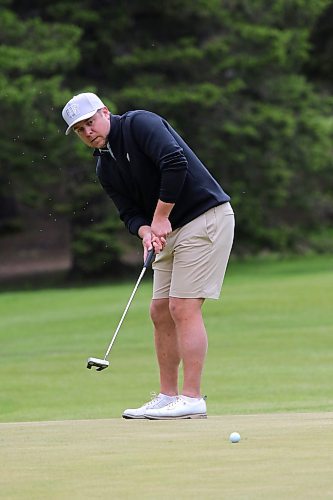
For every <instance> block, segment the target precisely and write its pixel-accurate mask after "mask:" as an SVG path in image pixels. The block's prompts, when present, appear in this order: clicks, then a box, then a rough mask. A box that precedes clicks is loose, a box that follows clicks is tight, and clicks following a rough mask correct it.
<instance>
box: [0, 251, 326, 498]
mask: <svg viewBox="0 0 333 500" xmlns="http://www.w3.org/2000/svg"><path fill="white" fill-rule="evenodd" d="M133 286H134V282H133V283H132V282H131V283H126V284H118V285H113V286H112V285H109V286H106V285H103V286H102V285H101V286H89V287H86V288H72V289H53V290H47V289H46V290H36V291H24V292H23V291H22V292H10V293H9V292H3V293H1V294H0V345H1V363H0V381H1V391H0V420H1V422H3V423H0V462H1V464H2V466H1V475H0V476H1V477H0V498H3V499H6V500H26V499H30V498H31V499H33V500H45V499H49V500H76V499H77V500H85V499H89V498H114V499H116V500H127V499H128V498H137V499H138V500H141V499H142V500H155V499H156V498H158V499H169V498H170V497H173V498H175V499H177V500H178V499H180V500H187V499H199V498H200V499H205V500H210V499H211V500H215V499H227V500H243V499H247V500H261V499H262V500H264V499H265V500H266V499H267V498H269V499H271V500H275V499H276V500H281V499H284V498H292V499H293V500H304V499H313V498H319V499H326V498H327V499H328V498H332V497H333V481H332V474H331V471H332V465H333V463H332V455H333V444H332V443H333V430H332V418H333V413H332V404H333V393H332V380H333V359H332V323H333V321H332V320H333V308H332V296H333V294H332V291H333V290H332V288H333V257H330V256H321V257H308V258H295V259H288V260H280V261H279V260H271V261H267V260H265V261H262V260H253V261H249V262H234V261H233V262H231V265H230V267H229V270H228V273H227V276H226V280H225V285H224V290H223V296H222V299H221V300H219V301H207V302H206V304H205V306H204V313H205V319H206V326H207V330H208V332H209V342H210V346H209V354H208V358H207V364H206V369H205V373H204V380H203V392H204V393H205V394H207V396H208V400H207V403H208V413H209V417H208V419H204V420H198V421H195V420H193V421H190V420H186V421H172V422H170V421H163V422H154V421H147V420H142V421H128V420H126V421H125V420H123V419H121V418H119V417H120V415H121V413H122V411H123V409H124V408H126V407H128V406H134V405H135V404H138V405H139V404H141V403H142V402H143V401H144V400H145V399H146V398H148V397H149V395H150V392H151V391H154V390H155V391H156V390H157V389H158V384H157V381H158V371H157V365H156V361H155V355H154V350H153V341H152V340H153V339H152V325H151V322H150V319H149V316H148V306H149V302H150V295H151V283H150V279H146V280H145V281H144V283H143V284H142V286H140V288H139V290H138V292H137V295H136V297H135V299H134V301H133V304H132V306H131V308H130V310H129V313H128V315H127V317H126V319H125V322H124V324H123V327H122V329H121V331H120V333H119V337H118V339H117V342H116V344H115V345H114V349H113V351H112V354H111V366H110V368H108V369H107V370H104V371H103V372H101V373H96V372H95V371H90V370H87V369H86V367H85V366H86V359H87V357H89V356H102V355H103V354H104V352H105V349H106V347H107V345H108V343H109V341H110V338H111V336H112V334H113V332H114V330H115V328H116V326H117V324H118V321H119V319H120V317H121V314H122V312H123V310H124V307H125V305H126V303H127V300H128V298H129V295H130V293H131V291H132V289H133ZM114 417H116V418H114ZM40 421H42V422H40ZM232 431H238V432H240V434H241V441H240V443H238V444H231V443H230V442H229V441H228V436H229V434H230V433H231V432H232Z"/></svg>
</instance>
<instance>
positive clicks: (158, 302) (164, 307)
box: [150, 299, 170, 325]
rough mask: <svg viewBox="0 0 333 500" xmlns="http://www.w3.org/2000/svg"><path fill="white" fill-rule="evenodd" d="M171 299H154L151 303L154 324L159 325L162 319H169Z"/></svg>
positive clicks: (151, 315)
mask: <svg viewBox="0 0 333 500" xmlns="http://www.w3.org/2000/svg"><path fill="white" fill-rule="evenodd" d="M169 316H170V312H169V299H153V300H152V301H151V304H150V317H151V319H152V321H153V323H154V325H159V324H160V323H161V321H163V320H165V319H169Z"/></svg>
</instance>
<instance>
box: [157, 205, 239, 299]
mask: <svg viewBox="0 0 333 500" xmlns="http://www.w3.org/2000/svg"><path fill="white" fill-rule="evenodd" d="M234 226H235V219H234V213H233V210H232V207H231V205H230V203H224V204H223V205H219V206H217V207H214V208H211V209H210V210H208V211H207V212H205V213H204V214H202V215H200V216H199V217H197V218H196V219H194V220H193V221H191V222H189V223H188V224H186V225H185V226H183V227H181V228H179V229H175V231H172V233H170V234H169V236H168V237H167V243H166V246H165V248H164V249H163V251H162V252H161V253H159V254H157V255H156V258H155V262H154V263H153V270H154V286H153V299H164V298H168V297H178V298H209V299H218V298H219V296H220V293H221V289H222V284H223V279H224V274H225V271H226V268H227V264H228V260H229V255H230V251H231V247H232V243H233V237H234Z"/></svg>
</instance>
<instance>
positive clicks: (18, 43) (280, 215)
mask: <svg viewBox="0 0 333 500" xmlns="http://www.w3.org/2000/svg"><path fill="white" fill-rule="evenodd" d="M0 9H1V30H0V68H1V70H0V109H1V116H2V120H1V133H0V141H1V145H0V179H1V187H0V209H1V212H0V224H1V231H2V233H3V234H5V233H6V232H8V231H10V230H14V229H18V228H19V227H20V223H21V224H22V221H24V217H22V214H23V213H24V207H25V206H33V207H36V209H39V210H46V209H47V210H52V211H54V212H55V213H61V214H65V215H66V217H68V219H69V220H70V224H71V227H72V235H73V237H72V251H73V255H74V267H76V268H77V269H78V270H80V271H81V272H94V273H97V272H99V271H101V270H102V269H103V271H105V269H106V267H105V264H104V263H105V262H109V263H110V269H111V267H112V265H113V264H114V263H115V262H117V261H118V259H119V253H120V251H121V237H120V235H121V233H122V229H121V227H120V223H119V221H118V217H117V214H116V213H115V209H114V207H113V205H112V203H111V202H110V201H109V200H108V199H107V197H106V196H105V195H104V193H103V192H102V190H101V188H100V187H99V185H98V184H97V182H96V179H95V173H94V161H93V160H92V159H91V158H90V157H89V152H88V154H87V151H86V150H85V148H84V147H82V146H81V145H80V144H79V143H78V142H77V141H76V140H75V139H74V138H73V137H70V138H65V137H64V136H63V133H64V129H65V126H64V123H63V122H62V119H61V115H60V112H61V108H62V106H63V105H64V103H65V102H66V100H67V99H68V98H70V97H71V96H72V94H73V93H78V92H80V91H87V90H90V91H96V92H97V93H98V94H99V95H100V96H101V97H102V98H103V99H104V100H105V101H106V103H107V104H108V105H109V106H110V108H111V110H112V112H114V113H123V112H125V111H127V110H128V109H135V108H136V109H138V108H145V109H149V110H151V111H155V112H157V113H159V114H161V115H163V116H165V117H166V118H167V119H168V120H169V121H170V122H171V123H172V124H173V125H174V126H175V127H176V128H177V129H178V130H179V131H180V132H181V133H182V134H183V136H184V138H185V139H186V140H187V141H188V142H189V144H190V145H191V146H192V148H193V149H194V150H195V151H196V152H197V153H198V155H199V156H200V157H201V158H202V159H203V161H204V162H205V163H206V165H207V167H208V168H209V169H210V170H211V171H212V173H213V174H214V175H215V176H216V178H217V179H218V180H219V181H221V183H222V185H223V186H224V188H225V189H226V191H227V192H228V193H229V194H230V195H231V196H232V203H233V206H234V209H235V211H236V216H237V233H236V245H235V252H237V253H239V254H242V253H244V252H246V253H247V252H257V251H258V250H261V249H267V250H273V251H286V250H288V251H295V250H299V249H300V248H309V249H315V250H317V251H325V250H329V249H331V248H332V246H333V245H332V243H331V238H330V234H332V232H330V231H331V229H330V228H331V226H332V219H333V208H332V201H333V193H332V185H333V181H332V179H333V176H332V166H333V161H332V131H333V122H332V103H333V100H332V81H333V66H332V64H333V63H332V60H333V59H332V51H333V48H332V47H333V37H332V35H331V33H332V26H333V5H332V4H331V2H329V1H327V0H276V1H274V2H266V1H264V0H252V1H251V2H250V1H249V0H232V1H231V0H229V1H228V0H222V1H221V0H198V1H196V2H193V1H192V0H169V1H168V2H165V1H164V0H162V1H161V2H156V1H153V0H146V1H139V0H131V1H129V0H128V1H125V0H123V1H121V0H117V1H113V0H99V1H97V0H81V1H78V0H71V1H67V0H63V1H58V2H50V1H49V2H47V1H46V2H45V1H42V0H31V1H30V2H29V3H26V2H25V1H23V0H0ZM0 242H1V240H0ZM133 243H134V244H136V243H135V242H133Z"/></svg>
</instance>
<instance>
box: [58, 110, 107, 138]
mask: <svg viewBox="0 0 333 500" xmlns="http://www.w3.org/2000/svg"><path fill="white" fill-rule="evenodd" d="M98 109H99V108H98ZM98 109H95V110H94V111H90V113H87V114H85V115H82V116H80V117H79V118H77V119H76V120H74V121H73V123H71V125H70V126H69V127H68V128H67V130H66V132H65V135H68V134H69V133H70V131H71V130H72V127H74V125H76V124H77V123H79V122H82V120H87V119H88V118H91V117H92V116H94V114H95V113H97V111H98Z"/></svg>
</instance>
